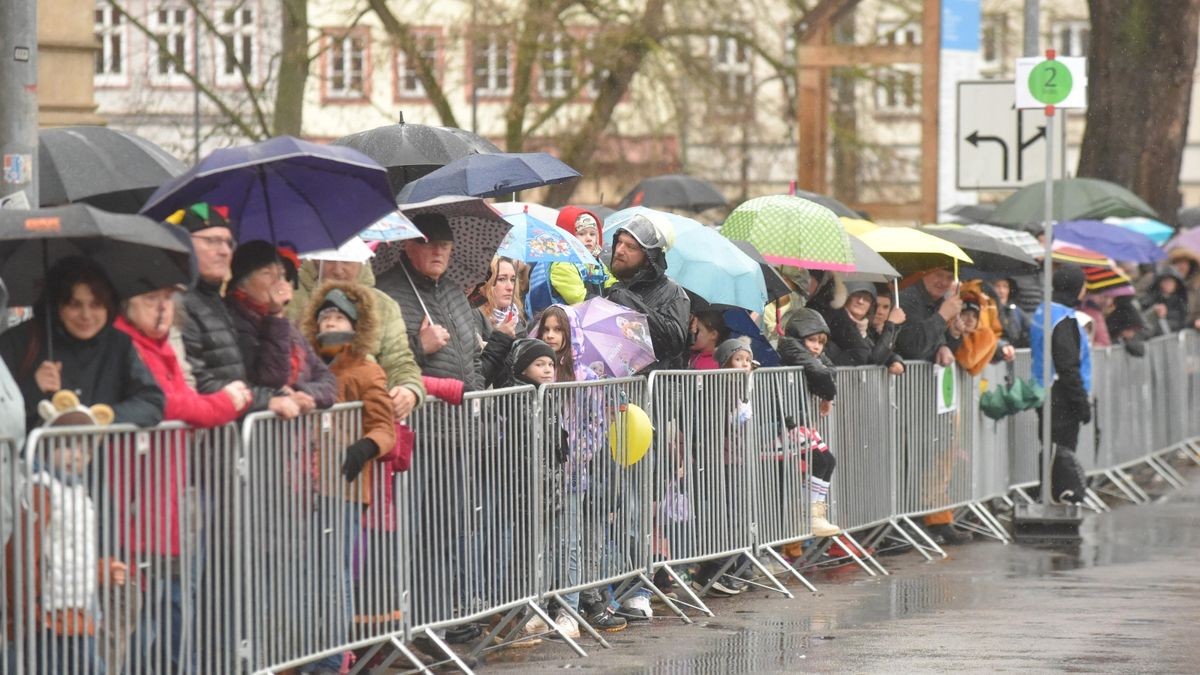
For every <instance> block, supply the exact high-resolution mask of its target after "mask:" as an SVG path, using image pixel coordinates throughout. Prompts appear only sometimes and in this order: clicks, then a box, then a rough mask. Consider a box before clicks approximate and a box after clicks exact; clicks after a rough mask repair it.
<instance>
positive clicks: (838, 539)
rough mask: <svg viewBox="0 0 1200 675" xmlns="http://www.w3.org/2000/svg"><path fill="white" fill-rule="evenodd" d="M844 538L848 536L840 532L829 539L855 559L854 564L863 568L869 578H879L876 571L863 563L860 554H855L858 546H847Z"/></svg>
mask: <svg viewBox="0 0 1200 675" xmlns="http://www.w3.org/2000/svg"><path fill="white" fill-rule="evenodd" d="M844 536H846V533H845V532H840V533H838V534H835V535H833V536H832V537H829V541H831V542H833V543H836V544H837V545H838V546H840V547H841V549H842V550H843V551H845V552H846V555H848V556H850V558H851V559H853V560H854V562H856V563H858V566H859V567H861V568H863V571H864V572H866V573H867V575H868V576H872V577H877V576H879V575H878V574H876V573H875V570H873V569H871V568H870V567H868V566H867V564H866V563H865V562H863V561H862V558H860V557H859V556H858V553H855V551H854V549H855V548H857V546H847V545H846V544H847V542H846V541H844V540H843V539H842V537H844ZM863 553H866V551H863Z"/></svg>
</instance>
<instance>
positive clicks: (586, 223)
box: [556, 206, 604, 237]
mask: <svg viewBox="0 0 1200 675" xmlns="http://www.w3.org/2000/svg"><path fill="white" fill-rule="evenodd" d="M556 224H557V225H558V226H559V227H560V228H562V229H564V230H566V231H567V232H570V233H571V234H573V235H578V234H579V230H580V229H587V228H588V227H594V228H595V229H596V236H597V237H602V236H603V235H604V222H603V221H602V220H600V217H599V216H597V215H596V214H595V213H592V212H591V211H588V210H587V209H585V208H581V207H578V206H564V207H562V208H561V209H559V211H558V222H557V223H556Z"/></svg>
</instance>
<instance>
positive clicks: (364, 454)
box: [342, 438, 379, 483]
mask: <svg viewBox="0 0 1200 675" xmlns="http://www.w3.org/2000/svg"><path fill="white" fill-rule="evenodd" d="M378 456H379V446H378V445H377V444H376V443H375V441H373V440H371V439H369V438H360V439H358V440H357V441H354V442H353V443H351V444H350V447H348V448H346V459H344V460H343V461H342V475H343V476H345V477H346V482H347V483H353V482H354V479H355V478H358V474H360V473H362V470H363V467H364V466H366V465H367V462H369V461H371V460H373V459H375V458H376V457H378Z"/></svg>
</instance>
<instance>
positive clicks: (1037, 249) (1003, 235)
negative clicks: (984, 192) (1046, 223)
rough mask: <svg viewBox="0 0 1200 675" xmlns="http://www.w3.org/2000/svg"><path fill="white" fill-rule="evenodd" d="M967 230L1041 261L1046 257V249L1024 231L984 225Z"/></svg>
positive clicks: (979, 224) (975, 225)
mask: <svg viewBox="0 0 1200 675" xmlns="http://www.w3.org/2000/svg"><path fill="white" fill-rule="evenodd" d="M967 228H969V229H972V230H975V231H976V232H982V233H984V234H986V235H988V236H989V237H991V238H993V239H998V240H1000V241H1002V242H1004V243H1006V244H1012V245H1014V246H1016V247H1017V248H1019V249H1021V250H1022V251H1024V252H1026V253H1028V254H1029V255H1030V256H1031V257H1033V258H1037V259H1039V260H1040V259H1041V258H1044V257H1045V256H1046V247H1045V246H1042V245H1041V244H1040V243H1039V242H1038V240H1037V237H1034V236H1033V235H1032V234H1029V233H1028V232H1026V231H1025V230H1010V229H1009V228H1007V227H997V226H995V225H986V224H983V223H976V224H974V225H967Z"/></svg>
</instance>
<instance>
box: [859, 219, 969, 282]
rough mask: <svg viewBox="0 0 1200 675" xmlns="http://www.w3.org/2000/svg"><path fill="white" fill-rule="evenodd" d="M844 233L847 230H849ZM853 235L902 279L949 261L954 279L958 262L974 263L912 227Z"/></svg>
mask: <svg viewBox="0 0 1200 675" xmlns="http://www.w3.org/2000/svg"><path fill="white" fill-rule="evenodd" d="M846 229H847V230H849V229H850V228H849V226H848V227H847V228H846ZM855 234H856V235H857V236H858V238H859V239H862V241H863V243H865V244H866V245H867V246H870V247H871V248H872V249H874V250H875V252H876V253H878V254H879V255H881V256H883V257H884V258H886V259H887V261H888V262H890V263H892V265H893V266H895V268H896V269H897V270H899V272H900V273H901V274H904V275H908V274H911V273H913V272H918V271H920V270H924V269H929V268H930V267H933V266H935V265H938V264H941V263H944V262H945V260H944V259H945V258H949V259H951V260H953V261H954V269H955V277H957V276H958V274H957V271H958V264H959V263H960V262H963V263H967V264H971V263H972V262H973V261H972V260H971V256H969V255H967V254H966V253H964V252H963V250H962V249H961V248H959V247H958V246H956V245H954V244H953V243H951V242H949V241H946V240H945V239H942V238H941V237H935V236H934V235H932V234H929V233H926V232H922V231H920V230H916V229H913V228H911V227H876V228H875V229H873V230H870V231H866V232H863V233H862V234H858V233H855Z"/></svg>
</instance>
